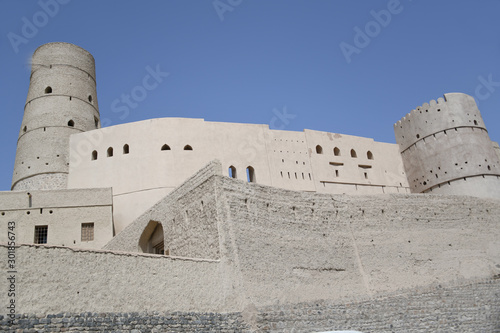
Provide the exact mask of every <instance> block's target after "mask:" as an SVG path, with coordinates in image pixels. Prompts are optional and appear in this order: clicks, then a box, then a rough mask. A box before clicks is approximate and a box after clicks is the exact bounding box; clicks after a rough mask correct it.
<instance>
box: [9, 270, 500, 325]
mask: <svg viewBox="0 0 500 333" xmlns="http://www.w3.org/2000/svg"><path fill="white" fill-rule="evenodd" d="M8 320H9V318H7V317H5V316H0V330H2V331H3V332H14V331H15V330H16V329H17V330H19V329H21V330H22V331H23V332H65V331H68V330H77V331H79V332H92V331H106V332H132V333H140V332H295V333H299V332H307V333H310V332H319V331H329V330H357V331H361V332H422V333H423V332H443V331H457V332H471V333H476V332H497V331H499V330H500V279H499V278H498V276H497V277H496V278H494V279H489V280H484V281H478V282H470V283H462V284H455V285H450V286H441V285H438V284H435V285H433V286H431V287H428V288H424V289H423V290H416V291H413V292H409V293H400V294H393V295H385V296H384V297H377V298H373V299H366V300H364V301H352V302H346V303H338V302H331V301H324V300H318V301H316V302H310V303H299V304H285V305H275V306H269V307H261V308H254V309H247V311H245V312H234V313H213V312H166V313H165V312H128V313H124V312H103V313H99V312H82V313H71V312H61V313H57V314H48V315H40V314H38V315H37V314H20V315H18V316H17V318H16V319H15V324H14V325H11V324H9V321H8Z"/></svg>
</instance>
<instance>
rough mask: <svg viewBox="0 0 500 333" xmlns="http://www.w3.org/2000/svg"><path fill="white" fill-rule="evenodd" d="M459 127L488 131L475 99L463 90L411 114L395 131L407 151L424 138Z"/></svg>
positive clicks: (399, 123) (420, 107) (431, 102)
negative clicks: (463, 92)
mask: <svg viewBox="0 0 500 333" xmlns="http://www.w3.org/2000/svg"><path fill="white" fill-rule="evenodd" d="M459 127H474V128H478V129H483V130H485V131H486V126H485V125H484V121H483V119H482V117H481V114H480V112H479V109H478V108H477V105H476V102H475V101H474V98H473V97H472V96H469V95H466V94H462V93H449V94H445V95H444V98H443V97H440V98H438V99H437V101H436V100H431V101H430V102H429V103H424V104H422V105H421V106H419V107H417V108H415V109H413V110H412V111H411V112H410V113H407V114H406V116H404V117H403V118H401V120H399V121H398V122H397V123H395V124H394V132H395V134H396V142H397V143H398V145H399V148H400V151H401V152H403V151H405V150H406V149H408V148H409V147H410V146H412V145H413V144H415V143H416V142H418V141H420V140H424V139H425V138H427V137H429V136H433V135H435V134H437V133H439V132H443V131H445V130H449V129H455V128H459Z"/></svg>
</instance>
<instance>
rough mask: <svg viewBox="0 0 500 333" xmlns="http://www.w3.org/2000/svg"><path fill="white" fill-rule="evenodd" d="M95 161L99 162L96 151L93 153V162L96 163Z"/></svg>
mask: <svg viewBox="0 0 500 333" xmlns="http://www.w3.org/2000/svg"><path fill="white" fill-rule="evenodd" d="M95 160H97V151H96V150H94V151H93V152H92V161H95Z"/></svg>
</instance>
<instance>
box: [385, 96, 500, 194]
mask: <svg viewBox="0 0 500 333" xmlns="http://www.w3.org/2000/svg"><path fill="white" fill-rule="evenodd" d="M394 131H395V134H396V142H397V143H398V145H399V148H400V152H401V156H402V158H403V163H404V167H405V171H406V174H407V177H408V183H409V184H410V188H411V191H412V192H413V193H435V194H461V195H472V196H478V197H490V198H500V159H499V156H498V154H497V153H496V151H495V148H494V143H493V142H492V141H491V140H490V138H489V136H488V131H487V130H486V126H485V125H484V122H483V119H482V118H481V114H480V113H479V110H478V108H477V105H476V102H475V101H474V98H473V97H471V96H469V95H466V94H460V93H452V94H445V95H444V99H443V98H439V99H438V101H437V102H436V101H434V100H433V101H431V102H430V103H429V104H427V103H425V104H424V105H422V106H420V107H418V108H417V109H415V110H412V111H411V112H410V113H409V114H407V115H406V116H405V117H404V118H402V119H401V120H400V121H398V122H397V123H396V124H395V125H394Z"/></svg>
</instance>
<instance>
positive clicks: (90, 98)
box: [89, 95, 92, 103]
mask: <svg viewBox="0 0 500 333" xmlns="http://www.w3.org/2000/svg"><path fill="white" fill-rule="evenodd" d="M89 102H90V103H92V95H89Z"/></svg>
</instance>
